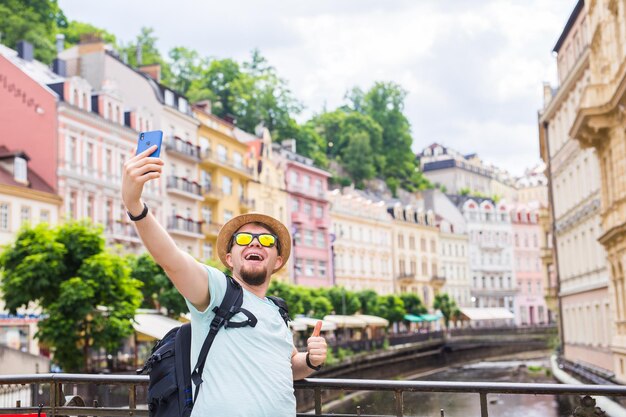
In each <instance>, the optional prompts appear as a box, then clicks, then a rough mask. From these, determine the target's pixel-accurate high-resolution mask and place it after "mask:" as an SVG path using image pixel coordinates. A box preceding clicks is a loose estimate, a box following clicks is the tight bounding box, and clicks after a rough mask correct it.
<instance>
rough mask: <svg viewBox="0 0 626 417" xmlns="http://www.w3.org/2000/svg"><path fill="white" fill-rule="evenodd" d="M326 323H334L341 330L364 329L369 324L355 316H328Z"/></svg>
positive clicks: (325, 318)
mask: <svg viewBox="0 0 626 417" xmlns="http://www.w3.org/2000/svg"><path fill="white" fill-rule="evenodd" d="M324 320H325V321H330V322H333V323H335V324H336V325H337V327H340V328H354V329H362V328H364V327H366V326H367V322H366V321H365V320H363V319H359V318H357V317H354V316H342V315H328V316H325V317H324Z"/></svg>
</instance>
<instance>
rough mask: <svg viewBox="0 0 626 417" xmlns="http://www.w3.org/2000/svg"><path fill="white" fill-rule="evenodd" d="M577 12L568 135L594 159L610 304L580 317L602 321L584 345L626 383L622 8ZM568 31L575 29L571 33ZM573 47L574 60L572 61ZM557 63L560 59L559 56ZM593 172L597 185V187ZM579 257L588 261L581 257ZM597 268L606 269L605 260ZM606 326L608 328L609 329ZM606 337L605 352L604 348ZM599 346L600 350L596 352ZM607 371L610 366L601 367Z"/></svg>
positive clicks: (615, 4) (610, 5) (594, 5)
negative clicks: (583, 80) (577, 65)
mask: <svg viewBox="0 0 626 417" xmlns="http://www.w3.org/2000/svg"><path fill="white" fill-rule="evenodd" d="M577 8H578V7H577ZM581 8H582V11H581V12H580V13H579V15H580V17H579V19H580V18H584V22H583V23H582V24H581V26H582V34H583V35H584V37H583V39H582V41H583V46H584V47H585V49H584V52H579V54H584V60H585V61H586V62H585V64H584V65H585V67H586V71H585V76H586V77H587V80H588V83H589V84H588V85H587V87H586V88H585V89H583V90H582V91H581V92H580V94H579V95H578V96H577V97H576V99H577V102H576V104H577V105H576V106H575V107H574V108H573V109H572V111H571V113H570V117H569V119H568V122H569V126H570V130H569V134H570V135H571V136H572V137H573V138H575V139H576V141H577V145H579V146H582V147H583V148H584V152H588V153H595V155H597V159H596V161H597V162H596V163H597V166H598V167H599V169H598V170H597V171H596V172H594V174H595V175H596V182H595V183H594V185H599V186H600V190H599V191H600V192H599V199H600V204H599V207H597V206H598V204H596V206H594V208H596V212H597V210H598V209H599V216H598V217H596V220H597V222H596V223H595V225H594V234H593V236H594V238H596V239H597V240H598V241H599V243H601V244H602V246H603V248H604V251H605V252H606V257H607V258H606V259H607V261H608V262H607V263H608V265H607V266H608V268H607V269H608V271H607V270H603V278H605V277H606V275H608V277H609V279H608V280H607V281H603V283H604V282H606V284H608V290H607V293H608V300H610V303H611V306H612V308H609V301H608V300H607V301H605V299H603V300H602V301H598V302H595V303H586V305H585V306H584V307H583V308H584V310H583V314H585V317H586V316H588V315H589V314H590V313H591V314H595V315H594V316H592V318H594V319H598V320H603V324H604V325H603V326H598V328H594V329H593V336H594V337H592V338H589V339H590V342H587V344H588V345H591V347H593V348H594V349H596V350H600V351H602V352H604V353H605V356H607V357H608V356H610V355H611V354H612V359H613V362H612V366H613V371H614V372H615V375H616V378H617V379H618V380H619V381H620V382H621V383H626V284H625V281H626V279H625V275H624V264H625V262H626V242H625V240H624V237H625V236H626V165H625V161H626V145H625V143H624V142H625V140H626V135H625V134H624V103H625V101H626V93H624V88H625V87H626V43H625V41H624V39H626V5H625V4H624V2H620V1H605V2H598V1H592V2H585V3H584V4H583V5H582V6H581ZM567 29H568V28H567V27H566V31H567ZM573 30H574V27H572V28H571V29H570V32H571V31H573ZM571 36H572V35H570V37H571ZM567 40H569V38H568V39H567ZM567 40H566V41H565V42H564V46H565V43H566V42H567ZM575 46H576V45H573V48H574V53H573V54H572V56H573V57H575V56H576V48H575ZM560 51H563V47H561V49H560ZM558 57H559V58H560V57H561V52H559V55H558ZM559 58H557V59H559ZM563 59H567V56H565V57H564V58H563ZM578 59H579V60H580V58H578ZM594 168H595V166H594ZM598 172H599V174H600V175H599V176H600V181H597V174H598ZM597 199H598V194H596V195H595V199H594V201H595V202H597ZM604 251H602V252H604ZM597 252H600V251H599V250H598V251H597ZM602 255H604V253H602ZM582 256H583V257H587V258H589V257H590V256H589V254H586V253H583V254H582ZM592 256H593V255H592ZM560 257H561V254H560V253H559V258H560ZM602 265H603V266H604V265H605V259H604V256H603V259H602ZM580 318H582V317H580ZM579 323H580V322H579ZM606 323H612V324H613V326H612V329H611V328H610V327H609V325H608V324H606ZM610 333H612V339H611V343H610V345H609V346H610V349H609V346H607V345H606V344H605V343H604V342H605V340H606V339H608V337H607V336H610ZM598 338H599V340H598ZM600 342H601V343H602V344H601V345H600V346H598V344H599V343H600ZM607 362H608V361H607ZM608 366H610V364H609V365H605V367H608Z"/></svg>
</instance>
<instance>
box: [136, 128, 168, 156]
mask: <svg viewBox="0 0 626 417" xmlns="http://www.w3.org/2000/svg"><path fill="white" fill-rule="evenodd" d="M162 141H163V132H162V131H161V130H152V131H150V132H140V133H139V139H138V141H137V152H136V153H135V155H139V154H140V153H141V152H143V151H145V150H146V149H148V148H149V147H150V146H152V145H157V146H158V148H157V150H156V151H154V152H152V154H151V155H150V156H151V157H154V158H158V157H159V156H160V155H161V142H162Z"/></svg>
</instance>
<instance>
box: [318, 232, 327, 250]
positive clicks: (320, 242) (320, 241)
mask: <svg viewBox="0 0 626 417" xmlns="http://www.w3.org/2000/svg"><path fill="white" fill-rule="evenodd" d="M324 246H326V239H325V238H324V232H321V231H319V230H318V232H317V247H318V248H323V247H324Z"/></svg>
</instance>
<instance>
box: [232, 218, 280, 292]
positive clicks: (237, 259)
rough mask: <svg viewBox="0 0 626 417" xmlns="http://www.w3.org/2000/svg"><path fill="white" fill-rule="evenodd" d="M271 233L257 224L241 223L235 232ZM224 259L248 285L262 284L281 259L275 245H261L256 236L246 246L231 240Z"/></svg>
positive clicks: (234, 272) (234, 273) (278, 265)
mask: <svg viewBox="0 0 626 417" xmlns="http://www.w3.org/2000/svg"><path fill="white" fill-rule="evenodd" d="M240 232H249V233H255V234H258V233H271V232H270V231H269V230H268V229H267V228H265V227H263V226H262V225H258V224H246V225H243V226H242V227H241V228H239V230H237V233H240ZM226 261H227V263H228V265H229V266H230V268H231V269H232V271H233V275H235V276H237V277H240V278H241V279H242V280H243V281H244V282H245V283H247V284H248V285H253V286H259V285H263V284H264V283H265V282H266V281H267V280H268V279H269V278H270V276H271V275H272V272H273V271H274V269H276V268H278V267H280V266H281V265H282V263H283V259H282V257H281V256H279V255H278V250H277V248H276V245H274V246H273V247H271V248H267V247H265V246H262V245H261V244H260V243H259V240H258V239H257V238H254V239H252V242H250V243H249V244H248V245H247V246H239V245H238V244H237V243H235V242H233V246H232V248H231V250H230V253H228V254H226Z"/></svg>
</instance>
